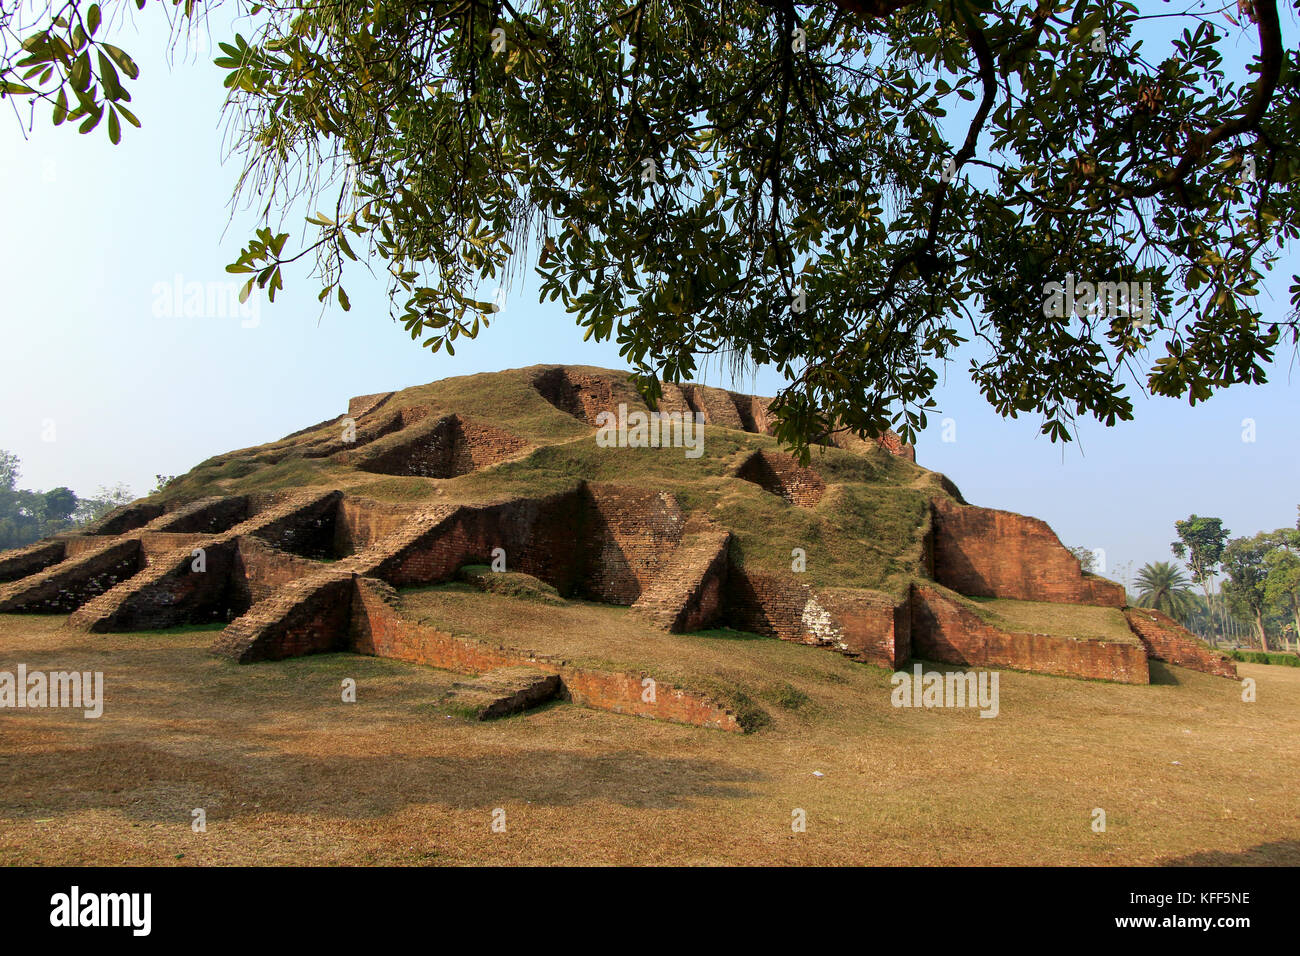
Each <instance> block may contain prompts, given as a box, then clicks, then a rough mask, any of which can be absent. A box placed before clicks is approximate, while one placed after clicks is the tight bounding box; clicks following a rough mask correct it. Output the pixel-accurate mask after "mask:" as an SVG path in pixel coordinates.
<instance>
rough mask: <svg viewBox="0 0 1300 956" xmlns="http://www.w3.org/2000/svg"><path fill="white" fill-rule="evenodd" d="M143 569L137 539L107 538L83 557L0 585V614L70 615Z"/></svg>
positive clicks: (142, 556)
mask: <svg viewBox="0 0 1300 956" xmlns="http://www.w3.org/2000/svg"><path fill="white" fill-rule="evenodd" d="M143 566H144V553H143V550H142V548H141V546H140V539H139V538H138V537H124V538H107V539H104V540H103V542H102V544H101V545H100V546H99V547H97V548H94V549H92V550H89V551H86V552H84V553H83V554H81V555H79V556H77V557H75V558H69V559H68V560H65V561H61V562H59V563H58V564H54V565H51V566H50V567H47V568H45V569H44V570H42V571H38V572H37V573H36V574H33V575H30V576H28V577H25V578H21V579H19V580H17V581H12V582H10V583H8V584H4V585H0V612H8V613H14V612H20V613H26V614H67V613H69V612H71V611H74V610H76V609H77V608H78V607H80V606H81V605H82V604H84V603H86V602H87V601H89V600H91V599H92V598H95V597H97V596H98V595H101V594H104V593H105V592H107V591H110V590H112V589H113V588H114V587H116V586H117V584H118V583H119V582H121V581H125V580H127V579H129V578H131V577H133V576H134V575H135V574H137V573H138V572H139V571H140V569H141V568H142V567H143Z"/></svg>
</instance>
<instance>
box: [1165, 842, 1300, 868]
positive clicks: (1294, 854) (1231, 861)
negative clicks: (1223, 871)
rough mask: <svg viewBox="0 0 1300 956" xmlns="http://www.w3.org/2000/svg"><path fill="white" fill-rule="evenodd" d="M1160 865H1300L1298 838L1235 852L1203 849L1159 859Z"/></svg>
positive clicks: (1299, 843) (1262, 844)
mask: <svg viewBox="0 0 1300 956" xmlns="http://www.w3.org/2000/svg"><path fill="white" fill-rule="evenodd" d="M1160 865H1161V866H1297V865H1300V840H1278V841H1276V842H1274V843H1261V844H1260V845H1259V846H1252V847H1250V848H1249V849H1246V850H1239V851H1237V852H1235V853H1233V852H1230V851H1227V850H1203V851H1201V852H1199V853H1190V854H1188V855H1187V856H1180V857H1173V858H1171V859H1168V860H1161V861H1160Z"/></svg>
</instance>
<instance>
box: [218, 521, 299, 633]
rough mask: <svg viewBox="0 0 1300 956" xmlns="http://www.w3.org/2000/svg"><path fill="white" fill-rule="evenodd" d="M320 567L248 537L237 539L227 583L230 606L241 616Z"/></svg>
mask: <svg viewBox="0 0 1300 956" xmlns="http://www.w3.org/2000/svg"><path fill="white" fill-rule="evenodd" d="M320 567H321V566H320V564H319V563H318V562H315V561H311V560H308V559H307V558H300V557H298V556H297V555H296V554H289V553H288V552H285V551H280V550H278V549H276V548H272V547H271V546H270V545H268V544H266V543H265V542H264V541H260V540H258V539H257V538H254V537H252V536H251V535H247V536H245V537H242V538H240V539H239V546H238V548H237V549H236V552H235V554H234V564H233V568H232V575H231V580H230V592H231V596H230V603H231V605H232V606H234V607H236V608H237V610H238V613H241V614H242V613H243V612H244V611H246V610H248V609H249V608H250V607H252V606H253V605H254V604H256V603H258V602H259V601H265V600H266V599H267V598H269V597H270V596H271V595H272V594H274V593H275V592H276V591H277V590H278V589H280V588H282V587H284V586H285V585H287V584H289V583H291V582H293V581H297V580H298V579H299V578H302V577H305V576H306V575H308V574H312V573H314V572H316V571H318V570H320Z"/></svg>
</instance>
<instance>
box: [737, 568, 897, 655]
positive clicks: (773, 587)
mask: <svg viewBox="0 0 1300 956" xmlns="http://www.w3.org/2000/svg"><path fill="white" fill-rule="evenodd" d="M725 607H726V610H725V611H724V613H723V619H724V620H725V621H726V623H727V624H729V625H730V626H731V627H735V628H737V629H739V630H744V631H750V632H753V633H755V634H766V635H768V636H770V637H777V638H780V639H781V640H783V641H793V642H795V643H798V644H815V645H821V646H824V647H832V648H834V649H836V650H838V651H840V652H841V653H843V654H847V655H848V656H850V657H853V658H855V659H857V660H861V661H865V662H869V663H873V664H880V665H881V666H884V667H896V666H899V665H900V664H902V663H904V662H905V661H906V660H907V659H908V657H909V655H910V651H911V639H910V615H911V611H910V608H909V607H908V604H907V601H901V602H899V601H895V600H893V599H892V598H890V597H889V596H888V595H884V594H879V593H876V592H872V591H853V590H848V589H833V588H827V589H822V590H814V589H813V588H812V587H811V586H810V585H807V584H804V583H802V582H800V581H798V580H797V579H796V578H795V577H794V575H793V574H790V575H776V574H762V573H758V572H754V571H746V570H740V569H734V568H733V569H732V571H731V572H730V573H729V574H728V576H727V587H726V603H725Z"/></svg>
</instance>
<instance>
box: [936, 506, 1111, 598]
mask: <svg viewBox="0 0 1300 956" xmlns="http://www.w3.org/2000/svg"><path fill="white" fill-rule="evenodd" d="M933 509H934V515H933V532H932V533H933V556H934V579H935V580H936V581H938V582H939V583H940V584H942V585H944V586H945V587H949V588H952V589H953V590H954V591H956V592H958V593H959V594H965V595H969V596H972V597H997V598H1013V599H1015V600H1019V601H1051V602H1057V603H1061V604H1094V605H1100V606H1102V607H1123V606H1124V605H1125V604H1126V603H1127V600H1126V597H1125V594H1124V588H1123V586H1122V585H1119V584H1116V583H1115V582H1114V581H1107V580H1106V579H1105V578H1099V577H1095V576H1093V575H1089V574H1084V573H1083V572H1082V570H1081V569H1080V566H1079V560H1078V559H1077V558H1076V557H1075V556H1074V555H1072V554H1071V553H1070V552H1069V550H1068V549H1066V548H1065V547H1064V546H1063V545H1062V544H1061V542H1060V539H1059V538H1057V537H1056V534H1055V533H1054V532H1053V531H1052V529H1051V528H1049V527H1048V526H1047V524H1046V522H1043V521H1039V520H1038V519H1037V518H1027V517H1025V516H1024V515H1018V514H1013V513H1011V512H1009V511H995V510H993V509H992V508H977V507H974V506H973V505H958V504H954V503H952V502H950V501H947V500H945V499H943V498H935V499H934V502H933Z"/></svg>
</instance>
